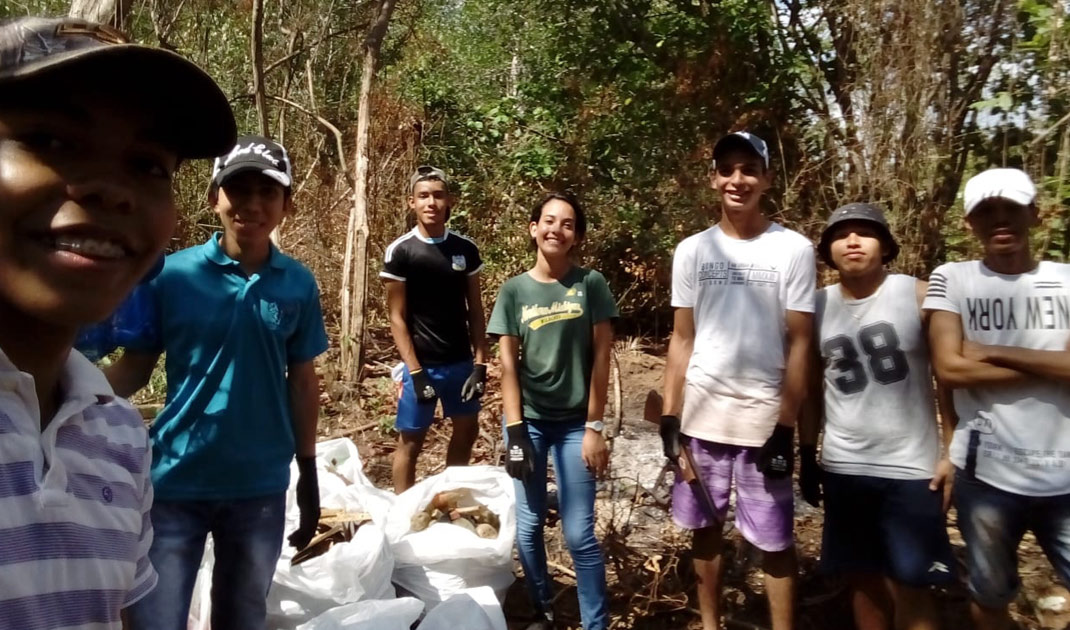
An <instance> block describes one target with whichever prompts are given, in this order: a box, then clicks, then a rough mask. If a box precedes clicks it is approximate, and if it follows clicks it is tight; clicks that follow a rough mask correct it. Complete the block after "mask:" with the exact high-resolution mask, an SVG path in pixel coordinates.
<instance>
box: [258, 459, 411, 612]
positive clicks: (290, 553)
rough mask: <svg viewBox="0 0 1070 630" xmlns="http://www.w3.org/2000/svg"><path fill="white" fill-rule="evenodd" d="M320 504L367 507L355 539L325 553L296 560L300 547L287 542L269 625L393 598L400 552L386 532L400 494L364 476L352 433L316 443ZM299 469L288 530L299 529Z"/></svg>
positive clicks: (356, 508) (289, 500)
mask: <svg viewBox="0 0 1070 630" xmlns="http://www.w3.org/2000/svg"><path fill="white" fill-rule="evenodd" d="M316 464H317V466H316V467H317V479H318V481H319V488H320V506H321V507H322V508H325V509H337V510H345V511H347V512H352V513H361V512H363V513H367V514H369V515H370V516H371V517H372V520H371V521H369V522H366V523H364V524H362V525H360V526H359V527H358V528H357V530H356V533H355V534H354V536H353V538H352V540H350V541H348V542H345V543H340V544H335V545H333V546H332V547H331V548H330V549H329V550H327V552H326V553H324V554H323V555H321V556H318V557H315V558H310V559H308V560H305V561H304V562H302V563H300V564H298V565H296V566H290V561H291V560H292V559H293V557H294V554H295V553H296V552H297V550H296V549H294V548H293V547H291V546H290V545H289V544H288V543H286V542H284V543H283V548H282V555H281V556H280V558H279V561H278V564H277V565H276V567H275V576H274V579H273V581H272V585H271V591H270V593H269V594H268V625H269V627H270V628H272V629H273V630H291V629H292V628H296V627H298V626H299V625H301V624H304V623H306V622H308V621H310V620H311V619H313V618H314V617H317V616H318V615H322V614H323V613H325V612H326V611H328V610H331V609H333V608H337V607H338V606H340V605H342V604H349V603H353V602H357V601H362V600H373V599H393V598H394V597H395V596H396V594H395V591H394V586H393V584H392V583H391V577H392V574H393V571H394V557H393V553H392V552H391V550H390V545H389V544H388V543H387V540H386V536H385V534H384V533H383V528H382V526H381V523H383V522H384V521H385V520H386V516H387V514H388V513H389V509H390V505H391V504H392V502H393V499H394V495H393V494H391V493H389V492H385V491H383V490H379V489H377V488H375V487H374V486H373V485H372V483H371V481H369V480H368V478H367V477H365V476H364V472H363V470H362V467H361V462H360V457H359V455H358V454H357V448H356V446H355V445H354V444H353V442H352V441H351V440H349V439H338V440H330V441H328V442H321V443H319V444H317V445H316ZM296 484H297V471H296V469H293V470H291V479H290V489H289V490H288V491H287V497H286V501H287V512H286V533H287V535H289V533H290V532H292V531H294V530H295V529H297V525H298V521H299V519H300V510H299V509H298V507H297V499H296Z"/></svg>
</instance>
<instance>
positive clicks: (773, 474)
mask: <svg viewBox="0 0 1070 630" xmlns="http://www.w3.org/2000/svg"><path fill="white" fill-rule="evenodd" d="M794 442H795V427H789V426H787V425H784V424H780V423H779V422H778V423H777V425H776V426H775V427H774V428H773V434H772V435H770V436H769V439H768V440H766V441H765V444H763V445H762V448H761V450H759V451H758V470H759V471H761V473H762V474H763V475H765V476H766V477H769V478H770V479H783V478H784V477H789V476H791V471H792V469H793V468H794V467H795V444H794Z"/></svg>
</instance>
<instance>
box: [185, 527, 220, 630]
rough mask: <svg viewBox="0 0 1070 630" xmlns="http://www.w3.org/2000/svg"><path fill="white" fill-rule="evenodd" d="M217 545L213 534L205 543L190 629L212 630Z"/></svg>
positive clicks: (194, 595) (195, 584)
mask: <svg viewBox="0 0 1070 630" xmlns="http://www.w3.org/2000/svg"><path fill="white" fill-rule="evenodd" d="M214 547H215V545H214V544H213V542H212V535H211V534H208V539H207V540H206V541H205V543H204V555H203V556H201V568H199V569H197V581H196V582H194V584H193V598H192V599H191V600H190V605H189V618H188V621H187V623H186V627H187V629H188V630H211V627H212V569H213V568H214V567H215V552H214Z"/></svg>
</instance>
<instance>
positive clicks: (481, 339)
mask: <svg viewBox="0 0 1070 630" xmlns="http://www.w3.org/2000/svg"><path fill="white" fill-rule="evenodd" d="M479 284H480V282H479V274H478V273H474V274H472V275H470V276H468V286H467V289H468V295H467V297H468V336H469V337H470V338H471V340H472V351H473V352H474V353H475V362H476V363H486V362H487V356H488V355H489V354H490V352H488V351H487V319H486V315H485V314H484V313H483V295H482V293H481V292H480V286H479ZM390 321H391V326H390V330H391V331H393V330H394V326H393V317H391V319H390ZM406 332H407V329H406ZM394 338H395V339H396V338H397V334H396V333H395V335H394Z"/></svg>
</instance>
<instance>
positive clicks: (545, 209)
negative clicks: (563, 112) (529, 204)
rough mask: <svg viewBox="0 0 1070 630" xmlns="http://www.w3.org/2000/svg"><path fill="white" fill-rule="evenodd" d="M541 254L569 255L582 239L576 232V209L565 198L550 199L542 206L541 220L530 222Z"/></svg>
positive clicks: (546, 255) (552, 255)
mask: <svg viewBox="0 0 1070 630" xmlns="http://www.w3.org/2000/svg"><path fill="white" fill-rule="evenodd" d="M528 232H529V233H530V234H531V238H533V239H534V240H535V247H536V249H537V250H538V251H539V254H541V255H542V256H544V257H546V258H560V257H562V256H567V255H568V252H569V250H571V249H572V246H573V245H575V244H576V243H578V242H579V241H580V239H581V237H579V235H578V234H577V232H576V210H575V208H573V207H572V205H571V204H570V203H568V202H567V201H565V200H563V199H550V200H549V201H547V202H546V203H545V204H543V206H542V211H541V212H540V213H539V220H538V221H532V222H531V223H529V224H528Z"/></svg>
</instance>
